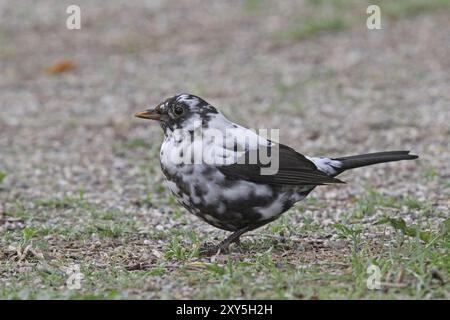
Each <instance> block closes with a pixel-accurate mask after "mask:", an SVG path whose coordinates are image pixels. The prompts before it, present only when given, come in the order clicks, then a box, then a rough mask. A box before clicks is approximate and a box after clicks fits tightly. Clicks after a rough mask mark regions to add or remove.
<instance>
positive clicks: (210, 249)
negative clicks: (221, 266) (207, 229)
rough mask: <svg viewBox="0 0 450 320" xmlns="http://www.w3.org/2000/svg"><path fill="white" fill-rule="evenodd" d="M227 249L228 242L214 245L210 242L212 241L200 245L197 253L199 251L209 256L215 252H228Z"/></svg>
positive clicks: (202, 254)
mask: <svg viewBox="0 0 450 320" xmlns="http://www.w3.org/2000/svg"><path fill="white" fill-rule="evenodd" d="M228 249H229V245H228V244H227V245H225V244H222V243H221V244H218V245H215V244H212V243H206V244H204V245H203V246H202V247H200V249H199V253H200V255H201V256H207V257H210V256H213V255H216V254H221V253H224V254H226V253H229V250H228Z"/></svg>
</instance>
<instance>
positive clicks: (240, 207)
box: [135, 94, 418, 253]
mask: <svg viewBox="0 0 450 320" xmlns="http://www.w3.org/2000/svg"><path fill="white" fill-rule="evenodd" d="M135 116H136V117H139V118H144V119H152V120H156V121H158V122H159V123H160V125H161V128H162V129H163V131H164V142H163V143H162V146H161V151H160V161H161V168H162V171H163V173H164V175H165V176H166V178H167V185H168V187H169V189H170V190H171V191H172V193H173V194H174V195H175V197H176V199H177V200H178V202H179V203H180V204H181V205H183V206H184V207H185V208H186V209H187V210H188V211H189V212H191V213H193V214H194V215H196V216H197V217H199V218H201V219H202V220H204V221H205V222H207V223H209V224H211V225H213V226H215V227H217V228H220V229H223V230H227V231H232V232H233V233H232V234H231V235H230V236H229V237H228V238H226V239H225V240H223V241H222V242H220V243H219V244H218V245H217V246H213V247H209V248H208V249H207V250H206V251H207V252H209V253H214V252H217V251H220V252H227V251H228V248H229V245H230V244H231V243H233V242H235V243H239V237H240V236H241V235H242V234H244V233H245V232H248V231H250V230H254V229H256V228H259V227H261V226H263V225H265V224H267V223H269V222H271V221H273V220H275V219H277V218H279V217H280V216H281V214H282V213H283V212H285V211H287V210H288V209H289V208H291V207H292V206H293V205H294V204H295V203H296V202H298V201H301V200H303V199H304V198H305V197H306V196H307V195H308V194H309V193H310V192H311V191H312V190H313V189H314V188H315V187H316V186H319V185H328V184H335V183H344V182H342V181H341V180H339V179H337V178H336V176H337V175H339V174H341V173H342V172H344V171H346V170H349V169H354V168H359V167H364V166H368V165H372V164H377V163H383V162H391V161H399V160H412V159H416V158H417V157H418V156H416V155H410V154H409V151H387V152H377V153H369V154H362V155H355V156H346V157H337V158H325V157H307V156H304V155H302V154H300V153H298V152H296V151H295V150H294V149H292V148H290V147H288V146H286V145H283V144H280V143H276V142H273V141H271V140H269V139H266V138H264V137H262V136H258V135H257V134H256V133H255V132H254V131H252V130H250V129H247V128H245V127H242V126H240V125H238V124H236V123H234V122H232V121H230V120H228V119H227V118H226V117H225V116H224V115H223V114H222V113H220V112H219V111H218V110H217V109H216V108H214V107H213V106H212V105H210V104H209V103H208V102H206V101H205V100H203V99H201V98H200V97H197V96H195V95H191V94H179V95H176V96H173V97H171V98H168V99H166V100H165V101H163V102H161V103H160V104H158V105H157V106H156V107H155V108H150V109H148V110H145V111H141V112H138V113H136V114H135ZM210 129H214V132H215V133H217V132H220V133H222V134H223V136H224V137H226V140H227V141H230V140H231V141H233V143H232V144H229V143H226V144H225V143H224V141H223V140H221V139H211V137H208V138H205V136H203V137H202V139H200V140H198V139H195V135H196V133H197V132H199V131H208V130H210ZM242 137H245V139H242ZM242 141H243V142H242ZM261 148H266V149H267V150H268V152H267V154H271V153H270V152H271V150H274V151H275V150H276V154H277V158H276V159H277V161H278V163H277V166H278V170H277V171H276V173H274V174H264V173H263V169H264V168H266V169H267V163H264V164H263V163H262V161H260V160H259V159H257V161H253V162H252V161H248V159H249V158H250V157H251V156H250V155H251V154H252V153H253V152H254V151H258V150H260V149H261ZM186 153H189V154H190V156H189V157H188V159H189V160H191V161H184V162H183V161H179V160H180V157H181V158H183V156H185V155H186ZM202 153H203V154H205V153H209V154H210V155H212V158H213V159H212V160H213V161H197V162H196V161H192V157H194V156H195V155H198V154H202ZM274 154H275V152H274ZM214 157H216V158H214ZM185 158H186V157H185ZM242 159H245V160H246V161H241V160H242ZM210 160H211V159H210Z"/></svg>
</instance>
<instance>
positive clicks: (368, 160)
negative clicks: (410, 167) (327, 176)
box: [332, 151, 419, 173]
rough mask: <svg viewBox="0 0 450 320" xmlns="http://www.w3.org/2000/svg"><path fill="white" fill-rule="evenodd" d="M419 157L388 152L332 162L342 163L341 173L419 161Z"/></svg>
mask: <svg viewBox="0 0 450 320" xmlns="http://www.w3.org/2000/svg"><path fill="white" fill-rule="evenodd" d="M418 157H419V156H416V155H412V154H409V151H386V152H376V153H367V154H360V155H357V156H349V157H340V158H334V159H332V160H337V161H340V162H341V163H342V165H341V166H340V167H339V168H336V169H337V170H338V171H339V173H341V172H343V171H345V170H348V169H354V168H359V167H365V166H370V165H372V164H377V163H383V162H391V161H400V160H413V159H417V158H418Z"/></svg>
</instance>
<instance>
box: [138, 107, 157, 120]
mask: <svg viewBox="0 0 450 320" xmlns="http://www.w3.org/2000/svg"><path fill="white" fill-rule="evenodd" d="M134 116H135V117H138V118H142V119H151V120H160V119H161V114H160V113H158V112H156V111H155V110H154V109H153V110H152V109H149V110H144V111H139V112H136V113H135V114H134Z"/></svg>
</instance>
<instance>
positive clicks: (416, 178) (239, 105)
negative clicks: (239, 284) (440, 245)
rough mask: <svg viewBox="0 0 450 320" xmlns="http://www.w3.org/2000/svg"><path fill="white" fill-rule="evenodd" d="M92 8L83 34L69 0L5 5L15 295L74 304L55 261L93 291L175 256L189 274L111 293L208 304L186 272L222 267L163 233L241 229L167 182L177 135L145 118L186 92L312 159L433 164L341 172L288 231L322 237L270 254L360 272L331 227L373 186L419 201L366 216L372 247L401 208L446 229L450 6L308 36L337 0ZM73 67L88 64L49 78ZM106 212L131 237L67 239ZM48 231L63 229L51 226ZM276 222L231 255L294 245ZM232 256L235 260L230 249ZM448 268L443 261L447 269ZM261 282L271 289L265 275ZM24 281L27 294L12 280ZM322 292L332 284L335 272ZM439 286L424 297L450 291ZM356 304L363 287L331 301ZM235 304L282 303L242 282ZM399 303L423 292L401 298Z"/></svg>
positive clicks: (213, 234) (6, 146) (9, 256)
mask: <svg viewBox="0 0 450 320" xmlns="http://www.w3.org/2000/svg"><path fill="white" fill-rule="evenodd" d="M77 3H79V5H80V7H81V10H82V29H81V30H67V29H66V28H65V19H66V16H67V15H66V13H65V9H66V7H67V6H68V5H69V4H72V3H71V2H67V1H57V2H56V1H51V0H48V1H39V2H38V3H35V2H34V1H33V2H32V1H22V2H19V3H13V2H11V1H5V0H2V1H0V21H1V22H0V75H1V76H0V173H4V174H6V176H5V178H4V179H3V181H2V182H0V235H2V237H1V239H0V265H1V269H0V274H2V276H1V278H2V279H1V280H0V288H2V293H1V294H0V297H4V298H5V297H6V298H8V297H17V296H19V297H34V298H39V297H42V295H43V296H44V297H45V296H49V297H54V296H56V297H61V296H62V297H71V296H70V294H69V293H66V291H65V289H64V288H63V287H64V279H62V280H61V279H59V280H55V281H59V282H58V285H56V287H55V288H53V289H52V285H53V284H49V283H51V280H42V279H41V278H40V276H38V275H36V272H37V271H36V270H38V269H39V268H38V267H39V266H42V265H48V264H50V265H51V264H52V263H53V264H55V265H57V266H58V267H57V268H59V269H64V267H65V266H67V265H68V264H70V263H77V264H81V266H82V268H84V269H86V270H88V271H89V272H92V273H89V274H90V276H89V277H90V279H91V280H90V281H91V282H92V283H93V284H92V285H95V284H97V285H99V283H102V281H104V282H105V283H110V282H111V281H112V280H104V279H103V280H102V278H100V277H98V278H96V273H95V272H97V271H98V272H100V271H99V270H103V271H104V270H105V269H108V268H114V270H120V272H122V271H123V272H125V271H124V270H126V269H127V268H128V269H130V268H133V267H135V268H137V269H140V268H141V267H142V266H144V267H145V266H146V265H150V267H149V268H150V270H153V271H154V270H155V269H154V267H156V266H159V267H161V266H164V268H168V270H171V271H170V273H171V274H172V275H173V276H169V275H163V276H161V275H158V274H156V273H155V272H154V273H155V274H151V275H150V276H149V277H150V278H151V280H148V281H147V280H145V281H142V282H136V283H134V282H132V281H131V282H127V283H126V284H123V285H122V286H121V285H117V286H116V285H113V287H114V288H116V289H117V290H118V291H119V292H121V294H122V295H120V297H135V298H136V297H138V298H140V297H147V298H180V297H184V298H189V297H200V298H202V297H206V296H208V294H209V292H208V291H205V290H204V288H202V287H201V286H198V285H196V284H195V283H190V282H189V281H190V280H189V281H188V280H186V281H187V282H183V281H181V282H180V281H178V280H177V279H176V278H175V277H177V276H179V272H180V271H179V269H180V268H183V270H186V268H187V269H188V270H189V268H194V269H195V268H197V267H198V265H195V266H192V264H194V263H213V262H214V261H212V262H211V261H210V260H205V259H202V258H198V257H194V258H192V259H187V260H188V261H181V262H180V261H178V260H176V261H173V259H171V256H170V254H168V253H167V252H169V251H170V250H169V249H170V248H172V249H173V246H174V242H173V239H172V240H171V238H170V236H165V235H164V233H168V232H173V230H184V231H186V230H188V231H189V230H193V231H194V232H195V234H196V235H197V236H198V238H199V239H200V240H202V241H203V240H206V241H209V240H213V241H214V239H221V238H223V237H224V236H225V235H226V233H225V232H223V231H219V230H216V229H214V228H212V227H210V226H207V225H206V224H204V223H203V222H199V221H198V220H197V219H196V218H195V217H193V216H191V215H189V214H187V213H186V212H185V211H184V210H182V209H181V208H179V207H178V206H177V205H174V203H173V199H171V198H170V197H168V193H167V191H166V190H165V189H164V188H163V187H162V186H163V177H162V173H161V171H160V169H159V161H158V158H157V155H158V152H159V146H160V143H161V140H162V132H161V130H160V128H159V127H158V126H156V125H153V124H150V123H149V122H146V121H141V120H138V119H135V118H133V116H132V115H133V113H134V112H135V111H139V110H141V109H142V108H143V107H144V106H152V105H156V104H157V103H158V102H159V101H161V100H162V99H164V98H166V97H168V96H171V95H173V94H176V93H179V92H191V93H194V94H198V95H200V96H202V97H204V98H205V99H206V100H207V101H209V102H210V103H211V104H213V105H214V106H216V107H218V108H219V109H220V110H222V111H223V112H224V113H225V114H226V115H227V116H229V117H230V118H231V119H233V120H235V121H236V122H239V123H241V124H243V125H246V126H248V127H252V128H280V130H281V131H280V134H281V137H280V140H281V142H283V143H286V144H289V145H290V146H292V147H294V148H296V149H297V150H298V151H300V152H302V153H305V154H308V155H317V156H319V155H324V156H343V155H351V154H358V153H365V152H371V151H382V150H397V149H405V150H411V151H412V153H414V154H419V155H420V160H419V161H409V162H401V163H393V164H389V165H379V166H376V167H372V168H370V169H362V170H361V169H360V170H355V171H353V172H350V173H346V174H344V175H343V176H342V179H343V180H345V181H347V182H348V184H347V185H345V186H337V187H323V188H319V189H317V190H316V191H315V192H314V193H313V194H312V201H310V202H307V203H305V204H303V205H300V206H299V208H297V209H293V210H291V211H290V213H289V214H288V215H286V219H287V220H286V221H282V222H280V223H279V224H276V223H275V224H274V225H276V226H283V223H285V224H291V225H293V226H294V227H295V228H298V230H300V229H302V228H304V227H305V225H306V226H310V225H312V226H314V228H313V229H308V230H309V231H308V232H307V234H306V235H300V234H299V233H298V232H294V231H292V230H289V232H288V234H289V235H290V236H291V238H290V240H289V241H290V242H289V243H290V244H292V247H291V248H288V249H286V248H284V249H283V250H281V251H280V252H278V251H275V253H273V256H272V257H275V256H277V257H280V256H283V254H284V256H283V257H287V258H286V259H287V261H289V263H291V264H296V265H297V266H299V265H311V264H316V265H317V264H319V265H320V268H321V270H323V272H324V273H327V274H334V273H337V274H339V273H340V270H341V269H343V270H347V269H348V267H349V266H348V265H347V263H348V261H347V260H345V259H344V258H343V257H344V256H348V255H350V250H351V249H350V247H351V245H349V244H348V242H346V241H344V242H340V240H337V233H338V232H337V229H335V228H334V227H333V226H334V224H335V223H340V222H342V221H343V220H345V221H350V222H351V221H352V220H351V219H349V218H348V213H349V212H355V211H357V209H358V208H359V206H360V205H361V201H363V200H364V199H365V198H364V197H365V195H366V194H367V192H368V190H376V191H377V194H379V195H381V196H382V197H392V198H393V199H397V200H398V199H404V198H405V197H407V199H410V200H411V199H414V201H416V203H418V205H417V206H411V205H408V204H406V205H404V202H402V203H401V204H400V205H398V206H386V205H385V206H383V205H376V208H375V209H374V210H373V212H371V214H370V215H367V216H363V217H359V220H358V223H359V225H360V226H362V227H363V228H364V233H363V239H364V241H369V240H370V239H372V238H374V239H375V240H374V241H378V243H380V242H382V241H384V240H383V239H384V238H382V237H381V236H380V234H382V235H383V237H385V236H386V237H388V238H389V237H391V238H389V239H390V240H395V239H396V238H395V235H394V233H393V230H391V228H389V227H386V228H385V229H384V230H383V231H382V232H381V231H380V230H381V229H377V230H374V229H373V228H372V226H371V225H372V223H373V222H376V221H377V220H379V219H380V218H381V217H382V216H385V215H389V216H392V217H397V218H398V217H402V218H403V219H404V220H405V221H406V223H407V224H412V223H415V224H418V225H420V226H422V227H423V228H425V229H426V230H428V231H430V232H438V230H439V228H440V226H441V225H442V223H443V221H444V220H445V219H447V218H448V217H449V208H450V197H449V195H450V182H449V181H450V161H449V159H450V149H449V140H450V86H449V84H450V72H449V70H450V54H449V49H450V48H449V45H450V43H449V41H450V28H449V22H448V21H450V12H449V11H448V10H447V9H445V10H444V9H442V10H436V11H432V12H425V13H423V14H418V15H411V16H408V17H407V18H400V19H390V20H386V21H384V20H383V23H384V24H383V29H382V30H376V31H369V30H367V29H366V28H365V25H364V23H363V22H360V23H359V22H354V23H350V25H348V26H346V27H345V28H344V29H342V30H336V32H335V31H334V30H328V31H325V32H320V33H318V34H314V35H312V36H309V37H305V38H303V37H302V38H301V39H300V38H296V37H295V34H294V35H293V34H292V32H291V33H289V32H288V31H289V30H292V28H293V26H295V25H296V24H298V23H301V22H298V21H299V19H301V18H302V17H304V16H305V15H307V14H309V13H311V14H316V11H317V12H319V13H321V12H322V11H326V10H327V8H325V9H323V8H321V7H320V8H319V9H320V10H319V9H317V8H316V7H315V6H314V5H311V4H309V2H308V1H298V2H297V1H292V2H288V1H283V2H281V1H279V2H275V1H271V2H261V3H260V2H259V1H246V2H232V1H217V2H208V5H207V6H206V5H205V2H203V1H196V0H193V1H180V2H176V3H175V1H170V2H169V1H167V2H166V1H135V2H130V1H109V2H108V4H107V5H106V3H102V2H95V3H93V2H92V1H77ZM314 10H316V11H314ZM353 10H356V9H353ZM361 12H362V13H361V15H362V19H364V17H365V15H364V11H361ZM64 60H66V61H70V62H71V63H73V64H74V69H73V70H68V72H63V73H52V72H48V69H47V72H46V71H45V70H46V68H48V67H49V66H54V64H55V63H58V62H60V61H64ZM381 196H380V197H381ZM361 199H363V200H361ZM377 199H378V198H377ZM372 200H373V197H372ZM377 201H378V200H377ZM411 201H412V200H411ZM375 202H376V201H375ZM378 202H379V201H378ZM378 204H379V203H378ZM18 207H19V208H20V210H19V209H17V208H18ZM92 208H95V212H97V213H98V214H99V215H101V214H104V213H111V212H113V213H114V214H113V215H112V218H111V219H109V220H110V221H112V222H111V223H112V225H113V226H117V228H119V227H120V228H123V230H122V229H121V230H118V231H117V232H118V233H117V234H116V233H113V234H112V235H104V234H103V236H102V232H101V230H102V229H99V228H97V229H95V228H94V229H93V231H92V230H91V229H89V230H85V229H83V231H82V232H81V233H83V236H86V237H85V238H83V237H82V238H80V239H78V238H76V239H75V240H71V239H72V238H70V237H69V239H67V238H61V234H60V233H61V232H59V231H58V232H57V231H55V230H60V229H61V228H66V229H69V230H70V229H74V230H75V229H77V228H81V227H82V226H88V225H89V224H90V223H93V224H94V227H95V224H96V223H97V222H96V221H97V220H95V219H97V216H95V217H93V214H92V212H93V210H94V209H92ZM425 210H428V211H427V212H428V214H424V211H425ZM19 211H20V213H18V212H19ZM430 212H431V213H430ZM300 213H301V214H300ZM99 219H100V220H101V219H103V218H99ZM103 220H108V219H103ZM350 222H349V223H350ZM108 223H109V222H108ZM130 225H132V226H131V227H130ZM42 226H45V227H46V228H47V229H48V230H50V231H46V232H41V231H40V230H41V229H40V228H41V227H42ZM108 226H109V225H108ZM27 227H28V229H27ZM271 228H272V227H271V226H269V227H267V228H264V229H261V230H258V231H255V232H253V233H252V234H251V235H249V236H248V237H245V238H244V242H245V240H246V239H247V242H248V243H249V246H250V247H249V248H248V251H247V252H245V250H243V251H242V250H237V249H236V250H237V251H236V253H234V254H232V255H231V257H234V259H237V260H239V261H241V260H242V261H244V260H245V259H252V257H255V256H256V253H255V252H257V251H263V252H266V251H267V250H269V248H271V247H272V246H274V244H273V243H272V242H269V243H268V244H266V242H264V241H259V240H258V239H260V238H265V236H264V235H266V236H267V237H269V238H270V236H271V235H273V237H276V238H277V239H278V238H279V237H283V235H282V236H280V234H279V233H278V232H275V231H274V233H272V231H273V228H272V229H271ZM47 229H46V230H47ZM24 230H34V231H32V233H33V235H30V237H31V238H33V237H35V238H36V239H35V241H34V242H33V243H34V244H33V245H32V246H31V247H30V249H32V248H33V247H34V248H35V250H34V254H32V255H30V256H27V253H26V252H25V254H24V252H23V250H22V249H24V248H22V249H20V250H18V248H19V247H20V244H21V243H22V245H23V244H24V242H26V243H28V240H30V239H28V238H27V236H26V233H27V232H24ZM36 230H37V231H36ZM52 230H53V231H52ZM114 230H115V229H114ZM304 230H305V229H304ZM311 230H316V231H317V232H312V231H311ZM188 231H186V232H188ZM285 231H286V230H285ZM158 232H159V234H162V235H161V236H160V238H158V237H157V236H155V234H158ZM286 232H287V231H286ZM286 232H285V233H286ZM170 234H172V233H170ZM24 237H25V239H24ZM367 239H369V240H367ZM389 239H388V240H386V242H389ZM180 241H181V242H182V244H183V245H185V246H189V245H190V242H189V241H188V240H185V239H184V238H183V239H182V240H180ZM258 241H259V242H258ZM168 243H170V246H172V247H170V248H169V249H168V245H169V244H168ZM317 243H320V246H319V248H318V249H317ZM381 246H383V245H381ZM25 247H26V246H25ZM299 248H300V249H299ZM447 248H448V247H447ZM286 252H287V253H286ZM21 254H22V256H21ZM23 254H24V255H23ZM41 254H42V255H41ZM446 254H448V251H447V252H446ZM33 255H34V256H33ZM300 255H302V258H301V259H302V260H301V261H302V262H301V263H300V264H299V262H298V261H299V260H298V259H299V256H300ZM39 257H40V258H39ZM217 259H218V260H217V261H218V262H217V261H215V262H214V263H219V265H220V263H222V262H223V261H225V262H224V263H225V264H226V261H227V259H228V258H227V257H219V258H217ZM221 259H222V260H221ZM274 259H275V258H274ZM342 259H344V260H342ZM42 261H46V262H45V263H44V262H42ZM327 261H329V262H330V263H331V262H333V263H332V264H331V265H327V264H326V262H327ZM446 261H447V262H448V259H447V260H446ZM322 264H323V265H322ZM341 264H343V265H344V266H341ZM136 266H137V267H136ZM339 266H341V267H339ZM23 268H25V269H23ZM149 268H143V269H146V271H145V272H148V269H149ZM449 268H450V267H449V264H446V265H445V264H444V265H440V268H438V269H439V272H440V273H443V274H444V278H445V277H448V273H449ZM158 270H159V269H158ZM88 271H86V272H88ZM347 271H348V270H347ZM86 272H85V273H86ZM118 272H119V271H118ZM131 273H133V272H131ZM344 273H345V272H344ZM350 273H351V272H350ZM27 274H28V275H33V277H32V279H31V280H30V278H27V277H26V276H25V275H27ZM108 274H109V273H108ZM133 274H134V273H133ZM254 277H256V278H255V279H256V280H255V281H256V282H258V281H263V282H264V273H262V274H258V275H256V276H254ZM34 279H37V280H36V281H37V282H33V281H34ZM133 279H134V278H133ZM144 279H147V278H144ZM49 281H50V282H49ZM61 281H62V282H61ZM108 281H109V282H108ZM220 281H223V280H220ZM60 282H61V283H60ZM13 283H14V285H13V287H14V289H6V288H8V286H9V287H10V288H11V286H12V284H13ZM212 283H213V284H214V283H215V282H214V281H213V282H212ZM447 283H448V282H447ZM221 284H222V285H223V282H221ZM314 285H317V286H326V287H330V283H329V282H327V280H326V279H325V278H323V279H321V280H320V281H319V282H315V283H314ZM27 286H29V289H28V291H27V290H25V289H26V288H27ZM110 286H111V285H110ZM312 286H313V285H312ZM97 287H98V286H97ZM310 287H311V286H310ZM24 290H25V291H24ZM102 290H103V289H102V287H101V286H100V289H98V290H97V291H96V290H92V291H90V290H89V289H86V292H83V293H82V295H86V296H87V297H89V295H99V296H101V297H108V295H107V294H105V292H106V291H105V290H106V289H105V290H103V291H102ZM439 290H441V289H439ZM443 290H444V292H446V291H447V292H448V287H447V288H446V289H443ZM286 291H289V290H286ZM24 292H25V293H24ZM30 292H31V293H30ZM108 292H109V291H108ZM308 292H309V291H308ZM430 292H431V295H430ZM432 292H433V290H429V291H427V293H426V294H423V295H421V296H420V297H424V296H425V297H430V296H431V297H435V296H433V293H432ZM44 293H45V294H44ZM125 293H126V294H125ZM427 295H428V296H427ZM348 296H350V295H349V293H348V292H347V291H344V293H336V294H333V293H332V294H329V292H328V294H324V295H323V296H321V295H320V294H319V298H321V297H324V298H326V297H348ZM361 296H365V294H362V295H361ZM219 297H220V295H219ZM222 297H225V298H240V297H247V298H248V297H250V298H252V297H273V296H270V295H269V296H267V295H264V294H261V292H256V293H242V292H240V291H235V290H234V289H232V290H231V293H230V294H229V295H226V294H224V295H223V296H222ZM281 297H283V298H286V297H287V298H292V297H293V298H295V297H297V298H298V297H309V296H308V295H307V294H305V293H302V295H301V296H295V295H293V296H281ZM394 297H402V298H403V297H416V296H414V295H409V293H404V292H400V293H399V295H398V296H395V295H394ZM437 297H444V298H448V297H449V296H448V293H447V295H445V294H444V295H440V296H439V295H438V296H437Z"/></svg>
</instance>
